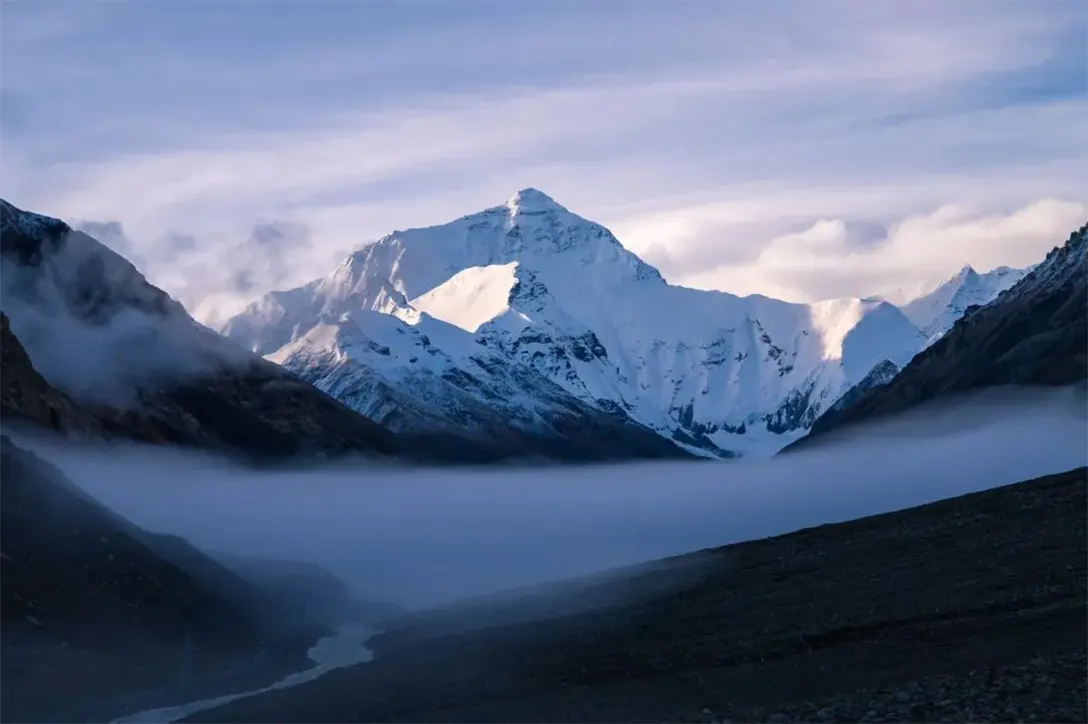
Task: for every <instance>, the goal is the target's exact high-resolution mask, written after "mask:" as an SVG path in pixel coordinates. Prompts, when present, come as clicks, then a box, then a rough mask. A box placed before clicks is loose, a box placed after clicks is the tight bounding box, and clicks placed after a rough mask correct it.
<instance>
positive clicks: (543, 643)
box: [192, 468, 1088, 722]
mask: <svg viewBox="0 0 1088 724" xmlns="http://www.w3.org/2000/svg"><path fill="white" fill-rule="evenodd" d="M1086 481H1088V469H1085V468H1081V469H1079V470H1076V471H1072V472H1069V473H1065V474H1061V475H1054V476H1050V477H1046V478H1040V479H1037V480H1033V481H1029V482H1024V483H1019V484H1016V485H1010V486H1005V487H1002V488H998V489H994V490H990V491H986V492H981V493H976V494H972V495H966V496H963V497H959V498H955V499H950V500H946V501H941V502H938V503H933V504H930V505H926V506H922V507H918V508H913V509H910V510H906V511H900V512H896V513H891V514H886V515H880V516H874V517H870V518H865V519H862V520H857V521H852V522H848V523H842V524H836V525H827V526H822V527H818V528H812V529H808V530H803V531H800V532H797V533H793V534H789V535H784V536H780V537H776V538H770V539H766V540H760V541H753V542H748V543H742V544H738V545H732V546H727V547H723V548H718V549H712V550H706V551H702V552H699V553H694V554H691V555H688V556H681V557H677V558H673V559H668V560H666V561H661V562H658V564H656V565H654V566H652V567H650V568H647V569H646V570H645V571H644V572H641V573H629V574H625V575H627V576H628V577H627V578H626V580H622V581H620V582H617V581H616V580H615V579H614V578H613V579H611V580H606V581H603V582H601V583H594V582H593V581H592V580H589V579H587V581H583V582H576V583H573V584H567V585H568V590H569V593H570V597H571V598H570V599H568V600H569V601H574V600H588V599H591V598H593V597H594V595H596V594H599V593H600V591H599V590H596V591H595V590H594V589H595V588H598V587H605V588H612V589H613V590H622V591H623V593H624V595H625V596H627V597H628V599H627V601H626V602H625V603H615V604H612V605H610V606H607V607H606V608H604V609H600V610H597V611H591V612H582V613H577V614H569V613H568V614H567V615H563V614H562V611H561V609H560V608H559V607H558V604H557V608H556V611H555V616H554V617H552V618H550V619H541V620H538V621H535V622H532V623H528V624H526V623H521V624H512V625H506V626H492V627H488V625H487V623H486V621H487V619H488V617H494V620H499V619H500V618H510V611H509V610H508V609H509V607H510V606H511V605H513V604H510V603H506V604H497V608H495V609H494V610H493V611H490V612H489V611H488V610H487V609H486V607H483V608H481V607H480V606H477V607H476V608H475V612H474V613H473V616H474V617H476V621H475V624H474V625H475V626H476V627H477V629H476V630H469V631H465V630H459V628H460V626H459V624H458V621H457V618H458V617H457V616H456V615H448V614H447V615H446V616H445V617H443V615H441V614H440V613H439V614H435V615H431V616H425V617H416V618H415V619H405V620H404V623H403V625H402V626H400V627H398V628H396V629H395V630H392V631H391V632H389V633H387V634H384V635H381V636H378V637H376V638H375V639H373V640H372V645H373V648H374V649H375V651H376V653H377V661H376V662H375V663H373V664H368V665H362V666H357V667H353V668H350V669H344V670H340V671H336V672H333V673H330V674H328V675H326V676H325V677H323V678H321V679H319V680H317V681H315V682H312V683H309V684H306V685H303V686H300V687H297V688H294V689H288V690H283V691H278V692H274V693H270V694H267V695H262V696H259V697H255V698H251V699H246V700H241V701H237V702H235V703H233V704H230V705H228V706H225V707H223V708H221V709H216V710H211V711H206V712H201V713H199V714H196V715H194V716H193V717H192V720H193V721H236V722H245V721H253V722H255V721H261V722H272V721H284V722H286V721H292V722H303V721H307V722H310V721H323V722H347V721H355V722H360V721H418V722H422V721H430V722H445V721H478V722H484V721H507V722H521V721H536V722H548V721H551V722H557V721H571V722H605V721H700V720H703V721H709V720H711V719H715V718H729V719H731V720H734V721H797V720H805V721H966V720H971V721H1049V722H1053V721H1085V717H1086V715H1088V711H1086V697H1088V688H1086V681H1088V671H1086V658H1085V656H1086V647H1088V643H1086V642H1088V622H1086V615H1085V614H1086V603H1088V594H1086V585H1088V578H1086V563H1088V559H1086V542H1088V537H1086V534H1088V531H1086V522H1088V512H1086V503H1088V500H1086ZM640 592H641V593H640ZM504 607H505V608H504ZM481 621H483V622H484V623H482V624H481V623H480V622H481ZM461 623H462V624H463V623H464V621H462V622H461ZM481 626H482V628H481Z"/></svg>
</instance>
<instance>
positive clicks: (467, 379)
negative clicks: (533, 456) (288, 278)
mask: <svg viewBox="0 0 1088 724" xmlns="http://www.w3.org/2000/svg"><path fill="white" fill-rule="evenodd" d="M222 332H223V333H224V334H226V335H227V336H229V337H231V338H233V339H235V340H236V341H238V342H240V343H241V344H242V345H243V346H245V347H247V348H248V349H251V350H253V351H254V352H257V353H258V354H262V355H267V356H268V358H269V359H272V360H274V361H276V362H279V363H281V364H283V365H284V366H286V367H288V368H289V369H291V370H293V371H295V372H297V373H298V374H300V375H302V376H303V377H304V378H306V379H307V380H309V381H311V382H313V383H315V384H316V385H317V386H318V387H320V388H321V389H323V390H325V391H327V392H329V393H330V394H332V395H333V396H335V397H337V398H339V399H340V400H342V401H344V402H345V403H346V404H348V405H349V406H352V407H354V408H355V409H357V410H360V411H364V412H365V414H367V415H369V416H371V417H373V418H375V419H377V420H379V421H381V422H383V423H385V424H387V425H390V426H392V427H394V429H398V428H399V429H402V430H405V431H410V432H428V431H430V430H432V429H434V428H435V427H436V426H438V427H441V426H442V425H449V424H452V425H470V426H472V425H476V426H482V428H481V429H490V428H489V427H488V426H489V425H491V424H492V422H488V421H487V420H489V419H491V418H493V417H494V415H495V414H496V413H498V415H499V417H500V418H501V419H503V420H505V421H508V422H504V423H503V424H505V425H507V426H513V427H514V428H519V429H522V430H523V431H526V432H531V433H532V434H544V435H551V434H553V433H554V424H553V423H554V420H555V419H557V418H556V416H557V415H559V416H560V418H562V416H563V415H566V414H567V413H568V412H570V411H571V410H577V411H578V412H577V413H576V414H577V415H579V416H583V417H580V418H579V419H587V418H585V417H584V416H587V415H588V416H589V417H590V418H592V417H593V416H595V415H598V414H604V415H608V416H610V417H611V418H612V419H614V420H617V421H621V422H623V424H625V425H634V426H636V427H637V428H642V429H651V430H654V431H656V432H657V433H658V434H660V435H661V436H663V437H665V438H668V439H671V440H673V441H676V442H678V443H679V444H681V445H683V446H685V447H686V448H687V449H689V450H695V451H699V452H700V453H701V454H709V455H726V456H728V455H731V454H734V453H736V452H741V453H744V452H750V451H755V450H764V449H770V450H773V449H776V448H778V447H780V446H781V445H783V444H785V442H788V441H789V440H791V439H793V438H794V437H796V436H798V435H800V434H802V433H803V432H804V430H805V429H807V426H808V425H810V424H811V423H812V421H813V420H815V419H816V417H817V416H818V415H819V414H820V412H822V411H823V410H824V409H826V407H827V406H828V405H830V404H831V403H832V402H834V400H835V399H836V398H837V397H838V396H839V395H840V394H841V393H842V392H843V391H844V390H846V389H848V388H849V387H850V386H852V385H853V384H855V383H857V382H859V381H861V380H862V379H863V378H864V377H865V376H866V374H868V373H869V371H870V370H871V369H872V368H873V367H874V366H875V365H877V364H879V363H881V362H883V361H884V360H890V361H892V362H893V363H895V364H896V365H903V364H905V363H906V362H907V361H909V360H910V358H911V357H912V356H913V355H914V354H915V353H916V352H917V351H918V350H919V349H921V348H922V345H923V342H924V340H923V338H922V336H921V335H920V334H919V332H918V330H917V329H916V328H915V326H914V325H913V324H911V322H910V321H909V320H908V319H907V318H906V317H905V316H904V315H903V314H902V313H901V312H900V311H899V310H898V309H897V308H896V307H894V306H892V305H890V304H887V303H885V302H881V301H879V300H866V301H863V300H860V299H841V300H832V301H827V302H820V303H818V304H791V303H787V302H782V301H778V300H774V299H768V298H766V297H758V296H755V297H747V298H740V297H737V296H734V295H732V294H726V293H723V292H713V291H699V290H694V289H687V288H684V287H677V286H672V285H670V284H668V283H666V282H665V280H664V278H663V277H662V276H661V275H660V274H659V273H658V271H657V270H656V269H654V268H653V267H652V266H650V265H649V264H647V263H646V262H644V261H643V260H642V259H640V258H639V257H638V256H637V255H636V254H634V253H632V252H631V251H629V250H627V249H625V248H624V247H623V245H622V244H621V243H620V242H619V240H618V239H616V237H615V236H614V235H613V234H612V233H611V232H610V231H609V230H608V229H606V228H605V227H603V226H601V225H600V224H597V223H594V222H592V221H589V220H587V219H585V218H582V217H581V216H578V215H577V214H575V213H573V212H571V211H569V210H567V209H566V208H564V207H563V206H561V205H560V204H558V203H557V202H556V201H554V200H553V199H551V198H550V197H548V196H547V195H546V194H544V193H542V192H540V191H538V190H536V189H523V190H521V191H519V192H518V193H516V194H515V195H514V196H513V197H512V198H511V199H510V200H509V201H508V202H507V203H506V204H503V205H501V206H495V207H492V208H489V209H485V210H484V211H481V212H478V213H475V214H471V215H468V216H464V217H462V218H460V219H457V220H455V221H451V222H450V223H448V224H443V225H440V226H432V227H427V228H421V229H408V230H403V231H396V232H393V233H392V234H389V235H387V236H385V237H382V238H381V239H379V240H377V241H376V242H374V243H372V244H370V245H368V246H366V247H364V248H362V249H360V250H359V251H356V252H355V253H354V254H352V255H351V256H350V257H349V258H348V259H346V260H345V262H344V263H343V264H341V265H340V267H338V268H337V269H335V270H333V271H332V272H331V273H330V274H329V275H328V276H326V277H324V278H321V279H315V280H314V281H312V282H310V283H309V284H306V285H303V286H301V287H298V288H296V289H290V290H285V291H279V292H273V293H272V294H269V295H266V296H265V297H263V298H262V299H260V300H258V301H257V302H255V303H254V304H252V305H250V307H248V308H247V309H246V310H245V311H243V312H242V314H240V315H238V316H236V317H235V318H233V319H231V320H229V321H228V323H227V324H226V325H225V326H224V327H223V328H222ZM451 410H453V411H454V412H451ZM589 411H594V412H593V413H592V414H591V413H590V412H589ZM562 419H566V418H562ZM549 430H550V432H549ZM542 431H543V432H542Z"/></svg>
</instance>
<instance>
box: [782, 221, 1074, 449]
mask: <svg viewBox="0 0 1088 724" xmlns="http://www.w3.org/2000/svg"><path fill="white" fill-rule="evenodd" d="M1086 236H1088V226H1085V227H1081V228H1080V229H1078V230H1077V231H1075V232H1073V234H1072V235H1070V237H1069V239H1068V240H1067V241H1066V242H1065V244H1063V245H1062V246H1060V247H1057V248H1055V249H1054V250H1052V251H1051V252H1050V253H1049V254H1047V256H1046V259H1045V260H1043V262H1042V263H1040V264H1039V265H1037V266H1036V267H1034V268H1033V269H1032V271H1031V272H1030V273H1028V274H1027V275H1026V276H1025V277H1024V278H1023V279H1021V280H1020V281H1019V282H1017V283H1016V284H1015V285H1014V286H1012V287H1011V288H1009V289H1008V290H1006V291H1004V292H1002V293H1001V295H1000V296H998V298H997V299H995V300H994V301H993V302H991V303H989V304H987V305H985V306H982V307H971V308H969V309H968V310H967V312H966V314H965V315H964V317H963V318H962V319H961V320H960V321H958V322H957V323H956V324H955V326H953V327H952V329H951V330H949V332H948V333H947V334H945V335H944V336H943V337H942V338H941V339H940V340H938V341H937V342H936V343H935V344H933V345H932V346H931V347H929V348H928V349H926V350H925V351H924V352H922V353H920V354H919V355H918V356H917V357H915V358H914V359H913V360H912V361H911V362H910V364H908V365H907V366H906V367H905V368H904V369H903V370H902V372H900V373H899V374H898V375H896V376H895V378H894V379H892V380H891V382H889V383H888V384H885V385H881V386H877V387H873V388H871V389H869V390H866V391H864V392H863V393H861V394H859V395H858V396H857V398H856V399H854V400H853V401H852V402H851V403H850V404H847V405H844V406H843V407H842V408H840V409H836V410H831V411H829V412H828V413H827V414H825V415H824V416H823V417H821V418H820V419H819V420H818V421H817V422H816V424H815V425H814V426H813V428H812V431H811V432H810V433H809V436H808V438H805V439H804V441H803V442H804V443H805V444H809V441H810V440H812V439H814V438H817V437H819V436H821V435H823V434H825V433H827V432H830V431H831V430H834V429H837V428H840V427H843V426H846V425H852V424H856V423H860V422H863V421H865V420H869V419H872V418H874V417H878V416H882V415H890V414H894V413H896V412H900V411H903V410H906V409H908V408H910V407H912V406H914V405H917V404H919V403H922V402H926V401H928V400H933V399H937V398H939V397H943V396H946V395H951V394H955V393H959V392H967V391H969V390H975V389H980V388H984V387H995V386H1000V385H1051V386H1060V385H1068V384H1073V383H1076V382H1082V381H1084V380H1085V379H1088V238H1086Z"/></svg>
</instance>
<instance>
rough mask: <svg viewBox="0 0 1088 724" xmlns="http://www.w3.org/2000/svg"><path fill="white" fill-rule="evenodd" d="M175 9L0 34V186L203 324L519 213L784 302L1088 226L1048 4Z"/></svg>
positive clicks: (1067, 14)
mask: <svg viewBox="0 0 1088 724" xmlns="http://www.w3.org/2000/svg"><path fill="white" fill-rule="evenodd" d="M175 5H179V4H137V3H131V4H105V3H98V4H95V5H94V6H90V7H83V6H76V5H75V4H67V5H61V4H44V5H41V6H39V5H37V4H29V3H28V4H18V5H12V6H6V7H5V8H4V11H3V12H4V23H3V25H2V28H3V29H2V30H0V32H2V34H3V37H2V38H0V39H2V40H3V41H4V42H3V43H2V44H0V45H2V46H3V49H2V51H0V52H3V60H4V63H3V65H2V70H0V72H2V73H3V81H4V91H3V97H2V98H0V101H2V102H0V121H2V123H0V142H2V151H3V154H2V157H0V181H2V183H3V188H4V189H5V191H4V193H5V194H10V196H8V198H9V200H11V201H12V202H14V203H16V204H18V205H22V206H25V207H28V208H31V209H33V210H37V211H41V212H43V213H50V214H54V215H59V216H62V217H65V218H68V219H81V220H90V221H93V222H99V223H108V222H119V223H120V224H122V225H123V229H124V234H125V236H124V237H116V235H115V234H112V231H114V230H116V227H113V226H110V227H108V228H110V229H111V236H115V237H116V239H115V241H116V243H119V244H122V245H127V247H128V248H127V249H126V250H123V251H126V253H131V254H132V255H133V256H134V257H137V258H135V259H134V261H137V263H139V264H140V265H141V268H142V269H143V270H144V271H145V272H147V273H148V274H149V276H150V278H151V279H152V281H155V282H156V283H158V284H160V285H161V286H163V287H164V288H166V289H167V290H168V291H170V292H171V293H173V294H175V295H176V296H178V297H179V298H180V299H181V301H183V302H184V303H185V304H186V305H187V306H188V307H189V308H190V310H191V311H196V312H197V313H198V316H201V317H202V318H204V319H205V320H211V319H214V318H215V317H216V316H219V315H222V314H224V313H228V312H230V311H232V310H234V309H237V308H238V306H239V305H240V304H242V303H244V302H245V301H246V300H248V299H250V298H252V297H253V296H255V295H257V294H260V293H262V292H264V291H267V290H268V289H270V288H282V287H283V286H287V285H292V284H296V283H299V282H302V281H305V280H306V279H308V278H312V277H314V276H316V275H319V274H323V273H326V272H328V271H329V270H331V268H332V267H333V266H334V265H335V263H336V261H337V256H338V255H340V254H342V253H344V252H345V251H346V250H348V249H350V248H353V247H356V246H358V245H360V244H362V243H365V242H366V241H368V240H371V239H374V238H377V237H378V236H380V235H382V234H384V233H387V232H389V231H391V230H393V229H395V228H405V227H409V226H422V225H428V224H434V223H442V222H444V221H448V220H450V219H453V218H456V217H457V216H460V215H463V214H466V213H471V212H473V211H476V210H479V209H481V208H484V207H486V206H491V205H494V204H497V203H501V202H502V201H503V200H504V199H505V198H507V197H508V196H509V195H510V194H511V193H512V192H513V191H515V190H517V189H518V188H521V187H524V186H535V187H537V188H542V189H544V190H545V191H547V192H548V193H550V194H551V195H553V196H554V197H556V198H557V199H558V200H559V201H560V202H561V203H563V204H565V205H567V206H568V207H570V208H571V209H572V210H574V211H576V212H577V213H580V214H582V215H583V216H586V217H588V218H591V219H593V220H596V221H599V222H601V223H604V224H605V225H607V226H609V227H610V228H612V229H613V231H615V232H616V233H617V235H618V236H619V238H620V239H621V241H623V242H624V243H625V244H626V245H628V246H629V247H630V248H631V249H633V250H634V251H636V252H637V253H639V254H641V255H643V256H644V257H645V258H646V259H647V260H648V261H650V262H651V263H654V264H655V265H657V266H659V267H660V268H661V270H662V272H663V273H664V274H665V275H666V276H667V277H668V278H669V279H670V280H671V281H674V282H677V283H682V284H687V285H692V286H699V287H704V288H719V289H725V290H728V291H732V292H735V293H738V294H749V293H757V292H758V293H763V294H767V295H772V296H779V297H783V298H787V299H796V300H811V299H816V298H826V297H833V296H849V295H866V294H872V293H876V292H883V291H887V290H890V289H894V288H896V287H910V286H913V285H915V284H917V283H919V282H921V281H923V280H928V279H930V278H933V277H940V276H950V275H951V274H952V273H954V272H955V271H956V269H958V268H959V267H960V266H962V265H963V264H964V263H971V264H973V265H975V266H976V267H978V268H979V269H980V270H984V269H987V268H990V267H992V266H996V265H999V264H1009V265H1017V266H1021V265H1025V264H1029V263H1032V262H1034V261H1037V260H1038V259H1039V258H1040V257H1041V256H1042V254H1044V253H1045V252H1046V250H1048V249H1049V248H1051V247H1052V246H1054V245H1056V244H1059V243H1061V242H1062V241H1063V240H1064V238H1065V237H1066V235H1067V234H1068V233H1069V231H1071V230H1072V229H1073V228H1074V227H1075V226H1078V225H1079V224H1080V223H1083V222H1084V220H1085V218H1086V216H1088V194H1086V192H1085V191H1084V184H1083V179H1084V171H1085V168H1086V167H1088V102H1086V100H1085V93H1084V91H1085V73H1086V71H1085V63H1084V57H1085V42H1086V41H1085V34H1084V23H1085V18H1084V11H1083V6H1082V5H1081V4H1080V3H1078V2H1073V1H1072V0H1070V1H1069V2H1063V1H1062V0H1055V1H1054V2H1048V3H1045V4H1042V5H1040V4H1038V3H1029V2H1026V0H1025V1H1024V2H1019V1H1018V0H1014V1H1013V2H1005V3H997V4H995V3H989V2H974V1H973V0H968V1H967V2H963V3H955V4H949V3H934V4H924V7H920V6H919V5H917V4H913V3H912V4H911V5H910V6H909V7H905V6H903V5H902V4H894V3H882V2H873V3H866V4H865V5H864V6H860V5H857V4H844V3H837V2H821V3H803V4H797V5H794V6H791V7H789V8H786V7H784V6H783V7H776V8H774V9H775V13H773V14H772V13H770V12H769V10H768V9H761V8H760V7H759V6H757V5H756V4H751V3H691V4H665V3H661V4H639V5H635V4H632V5H629V6H625V8H626V9H627V10H630V12H629V13H622V14H617V13H616V12H615V7H614V6H613V4H609V3H588V4H574V3H571V4H560V5H549V6H548V8H547V12H544V10H543V9H542V8H541V7H537V6H536V5H532V4H518V6H517V7H516V8H515V7H505V6H504V7H502V8H501V9H499V8H498V7H497V6H494V5H489V4H479V3H467V2H466V3H454V2H451V3H447V4H435V5H433V6H432V5H428V8H430V9H432V10H433V13H431V15H432V16H433V17H431V18H430V19H421V18H418V17H417V15H419V14H408V13H406V12H402V11H401V9H398V8H396V7H393V6H390V7H380V8H379V6H376V5H372V4H365V3H364V4H359V5H358V6H356V5H355V4H352V3H330V4H328V5H327V6H322V11H321V12H315V13H310V14H300V10H299V8H297V7H295V6H293V5H290V4H277V5H274V6H268V7H267V8H264V7H262V9H261V11H260V16H259V17H258V16H257V15H255V13H257V10H256V7H255V6H252V5H250V4H246V3H230V4H223V5H222V6H214V7H213V6H210V5H209V6H203V5H202V6H201V7H200V9H199V10H196V9H192V8H190V11H191V12H189V13H188V14H180V12H179V11H178V9H177V8H176V7H174V6H175ZM541 5H543V4H541ZM364 6H365V7H364ZM455 10H456V11H457V12H454V11H455ZM786 10H791V12H785V11H786ZM621 16H622V17H621ZM783 18H784V19H783ZM364 21H365V22H364ZM495 24H498V25H500V26H502V27H503V28H504V30H503V31H502V32H500V33H492V32H486V33H483V31H482V29H483V28H487V27H491V26H494V25H495ZM481 33H483V34H482V35H481ZM197 38H199V41H198V40H197ZM481 38H484V40H481ZM90 58H94V62H93V63H90V62H88V60H89V59H90ZM103 228H106V227H103ZM269 229H273V230H277V231H276V233H271V234H270V232H269ZM262 230H263V231H262ZM262 234H263V236H262ZM261 239H264V241H263V242H262V241H261ZM270 240H271V242H273V243H268V242H269V241H270ZM103 241H106V242H107V243H110V239H103ZM273 255H274V256H273Z"/></svg>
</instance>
